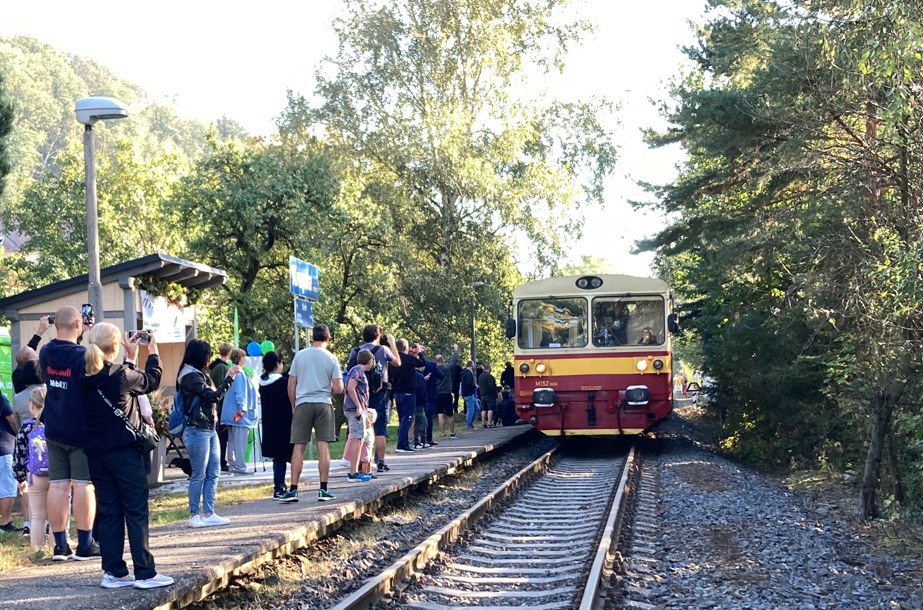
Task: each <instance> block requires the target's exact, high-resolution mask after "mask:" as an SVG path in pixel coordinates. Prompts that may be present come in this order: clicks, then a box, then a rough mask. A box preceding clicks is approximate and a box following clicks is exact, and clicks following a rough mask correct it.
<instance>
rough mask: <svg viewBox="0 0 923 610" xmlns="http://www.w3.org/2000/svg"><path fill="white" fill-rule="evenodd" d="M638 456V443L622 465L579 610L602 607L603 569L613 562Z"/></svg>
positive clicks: (592, 609) (591, 609)
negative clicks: (600, 595) (614, 547)
mask: <svg viewBox="0 0 923 610" xmlns="http://www.w3.org/2000/svg"><path fill="white" fill-rule="evenodd" d="M636 458H637V445H632V447H631V451H629V452H628V457H627V458H626V459H625V463H624V465H623V467H622V476H621V478H620V479H619V484H618V487H617V488H616V490H615V496H614V497H613V499H612V505H611V507H610V509H609V517H608V518H607V519H606V525H605V527H604V528H603V534H602V536H601V537H600V541H599V545H598V546H597V548H596V554H595V556H594V559H593V565H592V566H591V567H590V571H589V573H588V575H587V582H586V587H585V588H584V590H583V597H582V599H581V600H580V606H579V610H595V609H596V608H598V607H601V605H602V604H601V601H602V600H601V599H600V597H599V592H600V589H601V587H602V582H603V571H604V570H605V569H606V567H607V566H609V565H611V563H612V555H611V553H610V550H611V549H612V548H613V546H615V545H617V544H618V539H619V536H620V535H621V529H622V524H623V517H624V516H625V509H626V507H627V504H628V499H629V496H630V492H631V488H630V487H629V486H628V480H629V477H630V475H631V474H632V472H633V471H634V464H635V459H636Z"/></svg>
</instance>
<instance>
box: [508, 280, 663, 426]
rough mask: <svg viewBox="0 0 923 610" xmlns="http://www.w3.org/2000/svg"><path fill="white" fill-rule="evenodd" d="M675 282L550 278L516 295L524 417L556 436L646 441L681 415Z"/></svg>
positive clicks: (518, 392)
mask: <svg viewBox="0 0 923 610" xmlns="http://www.w3.org/2000/svg"><path fill="white" fill-rule="evenodd" d="M672 308H673V297H672V294H671V292H670V288H669V286H668V285H667V284H666V282H663V281H661V280H659V279H654V278H643V277H632V276H628V275H614V274H596V275H580V276H563V277H551V278H546V279H541V280H536V281H531V282H526V283H524V284H522V285H520V286H518V287H517V288H515V290H514V291H513V299H512V303H511V316H510V318H509V319H508V320H507V322H506V336H507V338H508V339H513V369H514V372H515V382H514V386H515V387H514V388H513V394H514V396H515V403H516V405H515V409H516V414H517V415H518V416H519V418H520V419H522V420H524V421H527V422H529V423H530V424H532V425H533V426H535V427H536V428H537V429H539V430H541V431H542V432H543V433H544V434H546V435H548V436H560V437H565V436H577V435H582V436H601V437H609V436H622V435H638V434H641V433H642V432H644V431H645V430H647V429H648V428H650V427H652V426H653V425H654V424H656V423H657V422H659V421H661V420H662V419H664V418H666V417H667V416H668V415H669V414H670V412H671V411H672V410H673V350H672V336H673V335H674V334H675V333H677V332H678V330H679V326H678V318H677V316H676V314H674V313H673V311H672Z"/></svg>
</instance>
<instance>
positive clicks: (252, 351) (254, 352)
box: [247, 341, 262, 356]
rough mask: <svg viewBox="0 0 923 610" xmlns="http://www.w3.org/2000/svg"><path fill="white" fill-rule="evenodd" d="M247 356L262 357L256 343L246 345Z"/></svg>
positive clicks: (258, 345)
mask: <svg viewBox="0 0 923 610" xmlns="http://www.w3.org/2000/svg"><path fill="white" fill-rule="evenodd" d="M247 355H248V356H260V355H262V353H261V352H260V344H259V343H257V342H256V341H251V342H250V343H248V344H247Z"/></svg>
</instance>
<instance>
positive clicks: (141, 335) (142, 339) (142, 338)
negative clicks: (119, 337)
mask: <svg viewBox="0 0 923 610" xmlns="http://www.w3.org/2000/svg"><path fill="white" fill-rule="evenodd" d="M136 334H137V335H138V343H140V344H142V345H147V344H148V343H150V342H151V335H150V334H149V333H148V332H147V331H146V330H133V331H131V332H129V333H128V336H129V337H133V336H134V335H136Z"/></svg>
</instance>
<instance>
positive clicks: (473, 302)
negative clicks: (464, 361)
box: [468, 282, 484, 382]
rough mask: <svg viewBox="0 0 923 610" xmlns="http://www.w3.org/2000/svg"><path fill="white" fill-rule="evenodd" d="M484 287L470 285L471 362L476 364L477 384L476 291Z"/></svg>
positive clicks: (475, 284) (476, 284)
mask: <svg viewBox="0 0 923 610" xmlns="http://www.w3.org/2000/svg"><path fill="white" fill-rule="evenodd" d="M483 285H484V282H472V283H471V284H469V285H468V287H469V288H471V362H473V363H474V370H475V373H474V375H475V379H474V380H475V382H476V381H477V370H478V349H477V330H476V327H475V325H474V322H475V319H474V310H475V305H476V299H475V296H476V295H475V291H476V290H477V289H478V288H480V287H481V286H483Z"/></svg>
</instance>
